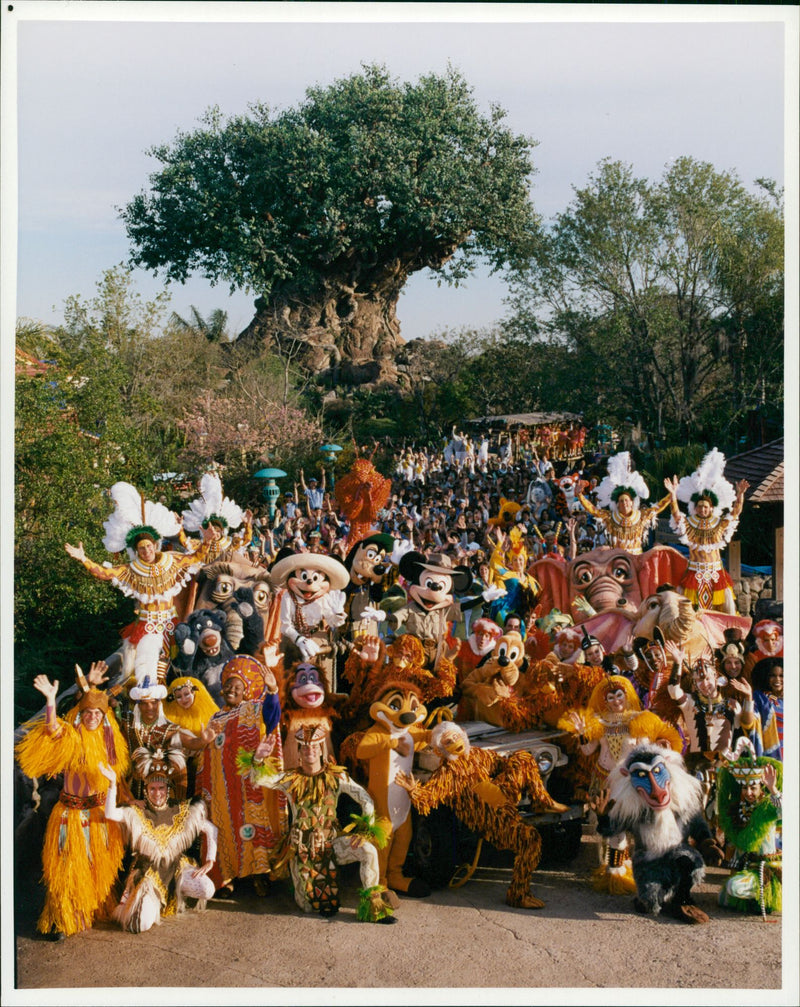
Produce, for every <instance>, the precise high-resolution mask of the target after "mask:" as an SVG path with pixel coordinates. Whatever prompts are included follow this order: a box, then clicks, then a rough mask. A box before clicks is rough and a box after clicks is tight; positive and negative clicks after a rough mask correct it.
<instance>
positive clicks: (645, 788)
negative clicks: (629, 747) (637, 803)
mask: <svg viewBox="0 0 800 1007" xmlns="http://www.w3.org/2000/svg"><path fill="white" fill-rule="evenodd" d="M628 771H629V772H630V775H631V784H632V785H633V787H634V789H635V790H637V791H638V792H639V796H640V797H641V799H642V800H643V801H644V802H645V804H647V805H648V806H649V807H651V808H653V809H655V810H658V811H663V810H664V809H665V808H666V807H668V805H669V801H670V795H669V784H670V780H671V779H672V777H671V776H670V773H669V770H668V769H667V767H666V765H665V764H664V762H662V761H661V760H660V759H659V760H658V761H657V762H654V763H652V764H649V765H648V764H647V763H643V762H634V763H633V765H631V766H629V767H628Z"/></svg>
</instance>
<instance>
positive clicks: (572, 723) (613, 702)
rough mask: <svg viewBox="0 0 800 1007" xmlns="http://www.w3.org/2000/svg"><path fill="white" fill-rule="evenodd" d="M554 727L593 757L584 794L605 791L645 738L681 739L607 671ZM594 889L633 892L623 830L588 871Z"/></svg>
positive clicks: (677, 742)
mask: <svg viewBox="0 0 800 1007" xmlns="http://www.w3.org/2000/svg"><path fill="white" fill-rule="evenodd" d="M558 726H559V727H560V728H561V729H562V730H564V731H569V732H570V733H572V734H577V735H578V741H579V744H580V746H581V752H582V753H583V755H584V756H589V757H593V761H594V768H593V775H592V781H591V784H590V786H589V794H590V795H594V794H599V793H600V792H601V791H602V790H604V789H605V787H606V783H607V780H608V774H609V773H610V772H611V770H612V769H613V768H614V767H615V766H616V765H618V764H619V763H620V762H621V761H622V760H623V759H624V758H625V756H626V755H627V754H628V752H630V751H631V749H633V748H635V746H636V745H637V744H640V743H641V742H642V741H650V742H653V743H655V744H658V745H663V746H664V747H669V748H671V749H672V750H673V751H675V752H678V753H680V752H681V749H682V748H683V739H682V738H681V736H680V734H679V733H678V731H677V729H676V728H675V727H673V726H672V724H668V723H666V722H665V721H663V720H662V719H661V718H660V717H657V716H656V715H655V714H654V713H651V712H650V711H647V710H644V711H643V710H642V707H641V704H640V703H639V698H638V696H637V695H636V690H635V689H634V687H633V684H632V683H631V682H630V681H628V679H627V678H625V677H624V676H623V675H609V676H608V678H606V679H605V680H604V681H602V682H600V684H599V685H597V686H595V688H594V689H593V690H592V694H591V696H590V697H589V702H588V703H587V705H586V708H585V709H583V710H570V711H569V712H568V713H567V714H566V715H565V716H564V717H562V718H561V720H559V722H558ZM592 885H593V887H594V888H596V889H597V890H598V891H606V892H609V893H611V894H612V895H624V894H626V893H630V892H633V891H635V889H636V884H635V882H634V880H633V872H632V868H631V862H630V854H629V850H628V838H627V835H626V834H625V833H624V832H621V833H618V834H617V835H614V836H611V837H610V838H609V839H608V843H607V848H606V851H605V864H604V865H602V866H601V867H598V868H597V869H596V870H595V872H594V873H593V875H592Z"/></svg>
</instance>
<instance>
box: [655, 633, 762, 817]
mask: <svg viewBox="0 0 800 1007" xmlns="http://www.w3.org/2000/svg"><path fill="white" fill-rule="evenodd" d="M674 654H675V656H676V657H677V660H676V662H675V664H674V665H673V669H672V674H671V675H670V680H669V685H668V691H669V694H670V697H671V698H672V699H673V700H674V701H675V702H676V703H677V704H678V706H679V707H680V711H681V718H682V721H683V735H684V737H685V738H686V747H687V752H686V765H687V767H688V768H689V770H690V771H691V772H693V773H694V774H695V775H696V776H697V777H698V779H700V780H702V783H703V791H704V796H705V806H706V814H707V816H708V820H709V822H712V823H715V822H716V804H715V794H716V770H717V763H718V762H719V759H720V757H721V755H722V753H723V752H725V751H727V750H728V749H729V748H730V747H731V745H732V744H733V743H734V741H735V740H736V739H737V738H738V737H739V736H740V735H741V734H742V733H743V732H747V731H752V730H753V728H754V727H755V715H754V708H753V698H752V693H751V689H750V686H749V685H748V684H747V682H745V681H744V679H738V680H734V681H731V682H730V685H731V686H732V687H733V688H734V689H736V690H737V691H738V692H740V693H742V695H743V697H744V700H743V702H742V703H740V702H739V701H738V700H736V699H728V698H726V696H725V695H724V694H723V692H722V689H724V688H725V686H726V685H728V680H727V679H726V678H725V677H724V676H718V675H717V668H716V665H715V663H714V661H713V660H711V657H710V655H709V656H708V657H705V658H703V657H701V658H698V660H697V661H695V663H694V664H693V665H692V668H691V674H692V691H691V692H686V691H684V689H683V687H682V685H681V681H680V680H681V674H682V670H683V668H684V665H685V662H684V661H683V658H682V656H681V652H680V651H674Z"/></svg>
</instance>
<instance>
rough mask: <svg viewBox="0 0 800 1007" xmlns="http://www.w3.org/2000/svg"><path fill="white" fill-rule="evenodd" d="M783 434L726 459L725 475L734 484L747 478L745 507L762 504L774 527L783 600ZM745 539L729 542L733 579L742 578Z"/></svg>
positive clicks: (777, 593)
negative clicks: (743, 541) (742, 552)
mask: <svg viewBox="0 0 800 1007" xmlns="http://www.w3.org/2000/svg"><path fill="white" fill-rule="evenodd" d="M783 465H784V462H783V437H779V438H778V439H777V440H774V441H770V443H769V444H763V445H762V446H761V447H758V448H753V449H752V450H751V451H744V452H742V454H740V455H734V456H733V457H732V458H729V459H728V460H727V461H726V463H725V478H726V479H728V480H729V481H730V482H732V483H733V484H734V485H735V484H736V483H737V482H738V481H739V480H740V479H746V480H747V481H748V482H749V483H750V488H749V489H748V490H747V493H745V498H744V505H745V507H752V508H754V509H755V508H758V509H759V510H761V511H762V512H763V519H762V520H763V521H764V523H765V524H769V525H770V526H771V528H772V556H773V562H772V596H773V598H774V599H775V600H776V601H783V527H784V524H783V500H784V496H783ZM741 545H742V544H741V542H740V541H739V540H738V539H734V540H733V541H732V542H731V543H730V545H729V546H728V572H729V573H730V575H731V578H732V580H734V581H737V580H739V579H740V578H741V563H742V555H741Z"/></svg>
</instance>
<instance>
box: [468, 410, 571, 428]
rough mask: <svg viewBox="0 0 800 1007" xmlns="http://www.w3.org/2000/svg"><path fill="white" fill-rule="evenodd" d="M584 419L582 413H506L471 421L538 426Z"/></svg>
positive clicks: (493, 424)
mask: <svg viewBox="0 0 800 1007" xmlns="http://www.w3.org/2000/svg"><path fill="white" fill-rule="evenodd" d="M581 419H583V416H582V415H581V413H505V414H502V415H498V416H480V417H478V419H475V420H470V423H481V424H483V425H484V426H507V427H514V426H518V427H538V426H541V425H542V424H544V423H569V422H571V421H573V420H574V421H578V420H581Z"/></svg>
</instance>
